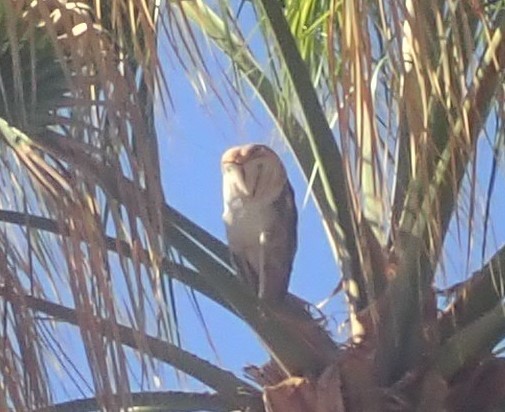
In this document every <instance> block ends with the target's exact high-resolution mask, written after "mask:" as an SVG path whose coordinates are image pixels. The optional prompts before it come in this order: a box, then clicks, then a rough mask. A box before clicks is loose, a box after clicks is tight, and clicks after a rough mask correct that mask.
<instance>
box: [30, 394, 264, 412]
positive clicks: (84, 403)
mask: <svg viewBox="0 0 505 412" xmlns="http://www.w3.org/2000/svg"><path fill="white" fill-rule="evenodd" d="M130 396H131V405H128V406H131V407H132V408H133V409H135V410H137V408H138V409H139V410H140V409H142V410H144V408H145V410H146V411H147V410H149V411H151V412H155V411H160V412H161V411H167V412H196V411H202V410H205V411H210V412H227V411H229V410H230V403H229V402H226V401H225V400H223V399H222V397H221V396H219V395H217V394H213V393H194V392H174V391H167V392H138V393H132V394H131V395H130ZM112 401H113V402H114V403H115V404H117V405H121V402H122V398H121V397H120V396H114V397H113V398H112ZM102 406H103V405H102V404H101V403H99V402H98V401H97V399H96V398H87V399H77V400H73V401H69V402H63V403H59V404H56V405H53V406H48V407H46V408H41V409H36V410H35V411H34V412H95V411H98V410H100V408H101V407H102ZM260 410H262V409H260Z"/></svg>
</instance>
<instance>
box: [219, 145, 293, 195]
mask: <svg viewBox="0 0 505 412" xmlns="http://www.w3.org/2000/svg"><path fill="white" fill-rule="evenodd" d="M221 170H222V173H223V195H224V198H225V201H227V200H230V199H234V198H241V199H242V200H244V201H248V202H254V203H262V202H265V203H271V202H272V201H273V200H275V199H276V198H278V197H279V195H280V193H281V192H282V190H283V188H284V185H285V184H286V181H287V176H286V170H285V169H284V166H283V164H282V162H281V160H280V159H279V156H277V154H276V153H275V152H274V151H273V150H272V149H270V148H269V147H267V146H265V145H261V144H248V145H244V146H236V147H232V148H230V149H228V150H227V151H226V152H224V154H223V156H222V158H221Z"/></svg>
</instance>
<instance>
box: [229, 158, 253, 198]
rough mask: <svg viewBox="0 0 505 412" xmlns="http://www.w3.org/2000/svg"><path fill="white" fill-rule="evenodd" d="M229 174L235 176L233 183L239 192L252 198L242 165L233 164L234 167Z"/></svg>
mask: <svg viewBox="0 0 505 412" xmlns="http://www.w3.org/2000/svg"><path fill="white" fill-rule="evenodd" d="M227 172H228V173H229V174H230V175H231V176H233V183H234V184H235V187H236V188H237V190H238V191H239V192H241V193H243V194H244V195H246V196H250V194H251V193H250V191H249V189H248V188H247V185H246V182H245V170H244V168H243V167H242V166H241V165H238V164H236V163H235V164H233V167H231V168H228V169H227Z"/></svg>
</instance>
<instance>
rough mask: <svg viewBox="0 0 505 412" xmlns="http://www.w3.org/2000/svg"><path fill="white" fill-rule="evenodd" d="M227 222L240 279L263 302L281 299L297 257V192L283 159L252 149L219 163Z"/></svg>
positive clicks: (263, 148) (262, 148)
mask: <svg viewBox="0 0 505 412" xmlns="http://www.w3.org/2000/svg"><path fill="white" fill-rule="evenodd" d="M221 169H222V173H223V204H224V212H223V220H224V222H225V225H226V233H227V237H228V244H229V248H230V251H231V254H232V259H233V262H234V265H235V267H236V269H237V272H238V275H239V277H240V278H241V279H242V280H243V281H244V282H245V283H246V284H247V285H248V286H249V287H250V288H252V290H253V291H254V293H255V294H257V295H258V296H259V297H260V298H261V299H264V300H265V301H268V302H270V303H277V302H280V301H282V300H283V298H284V296H285V295H286V293H287V290H288V284H289V277H290V275H291V268H292V265H293V259H294V256H295V252H296V245H297V239H296V224H297V213H296V206H295V202H294V195H293V189H292V188H291V185H290V183H289V180H288V178H287V175H286V170H285V169H284V166H283V164H282V162H281V160H280V159H279V157H278V156H277V155H276V154H275V152H274V151H272V150H271V149H270V148H268V147H267V146H264V145H260V144H249V145H245V146H237V147H232V148H231V149H228V150H227V151H226V152H225V153H224V154H223V156H222V158H221Z"/></svg>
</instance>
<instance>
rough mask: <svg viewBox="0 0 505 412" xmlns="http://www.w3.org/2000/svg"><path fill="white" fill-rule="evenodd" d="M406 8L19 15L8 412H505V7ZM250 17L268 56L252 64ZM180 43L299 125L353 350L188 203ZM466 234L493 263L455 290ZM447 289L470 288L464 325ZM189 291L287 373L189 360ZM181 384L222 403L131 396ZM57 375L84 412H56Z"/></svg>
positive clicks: (97, 9)
mask: <svg viewBox="0 0 505 412" xmlns="http://www.w3.org/2000/svg"><path fill="white" fill-rule="evenodd" d="M209 3H210V2H209ZM400 3H401V2H391V1H381V0H376V1H364V0H357V1H347V0H344V1H334V0H323V1H315V0H305V1H296V0H286V1H285V2H284V4H283V2H280V1H269V0H254V1H252V2H242V3H240V4H235V3H234V2H231V1H230V2H225V1H224V0H223V1H220V2H217V5H216V7H211V5H209V4H208V3H206V2H203V1H201V0H195V1H180V2H166V3H165V2H163V3H162V2H159V1H154V0H151V1H149V0H129V1H126V0H121V1H120V0H118V1H114V2H103V1H97V0H95V1H93V2H92V1H89V2H71V1H64V0H53V1H42V0H38V1H23V0H18V1H11V0H1V1H0V27H1V28H2V30H0V46H1V47H0V97H1V98H0V154H1V156H0V159H1V165H2V167H1V169H0V176H1V179H2V190H1V191H0V221H1V222H2V224H1V225H0V227H1V230H0V268H1V269H0V301H1V306H0V313H1V319H2V328H1V332H0V334H1V345H0V376H1V380H0V409H1V410H9V409H11V410H16V411H23V410H46V411H47V410H49V411H53V410H54V411H56V410H72V411H76V410H97V409H100V408H103V409H104V410H120V409H121V408H125V407H132V406H139V407H140V406H142V407H145V410H153V411H154V410H174V411H175V410H177V411H182V410H184V411H190V410H214V411H225V410H233V409H238V410H251V411H255V410H269V411H295V412H296V411H316V410H317V411H390V410H391V411H392V410H406V411H407V410H426V411H439V410H440V411H441V410H448V411H464V410H468V411H475V410H499V408H500V407H503V406H504V405H505V403H504V401H505V389H504V388H505V384H504V383H505V365H504V362H503V359H502V358H500V357H499V351H498V350H497V349H496V348H497V345H498V344H499V343H500V342H501V341H502V339H503V338H504V336H505V318H504V308H503V296H504V293H503V291H502V285H503V282H504V280H505V279H504V271H503V270H502V267H503V265H505V250H504V249H503V247H502V248H496V249H495V250H492V251H488V248H487V246H486V241H487V239H488V237H489V236H490V235H489V234H488V232H489V231H490V229H491V228H492V227H493V226H492V224H491V223H490V220H491V213H490V210H491V209H492V206H493V201H496V199H499V193H497V191H495V190H494V189H495V187H497V185H498V184H499V183H498V182H499V180H497V179H498V178H499V174H498V172H497V171H498V170H499V167H500V166H503V148H504V145H503V135H504V134H503V130H504V129H503V125H504V113H505V112H504V111H503V104H504V97H503V96H504V93H503V92H504V90H503V80H504V71H505V69H504V68H505V39H504V38H503V31H504V30H505V3H504V2H503V1H494V2H488V3H485V2H478V1H472V0H459V1H458V0H455V1H445V2H441V1H435V0H431V1H428V2H426V1H424V2H421V1H417V0H407V1H406V2H405V4H403V3H401V4H400ZM246 12H249V13H250V14H251V15H254V16H255V18H256V22H257V27H256V29H255V30H256V31H257V33H256V34H257V35H258V33H259V34H260V37H261V40H262V41H263V42H264V43H262V44H259V43H258V44H257V43H254V44H252V45H249V44H248V40H247V39H248V38H249V36H248V33H246V32H243V29H242V26H241V22H242V20H241V13H246ZM161 38H163V39H164V40H163V41H164V42H166V43H167V45H170V46H171V50H172V53H173V55H174V56H176V57H177V59H178V60H177V61H178V62H180V64H181V67H183V68H184V69H185V70H186V71H187V73H188V74H190V75H193V76H195V73H197V76H198V78H199V79H203V82H204V83H205V84H206V85H207V86H208V87H209V88H210V89H212V90H213V91H214V92H215V93H216V94H217V96H218V97H222V96H223V94H222V93H225V92H224V91H222V90H219V89H218V88H217V87H216V84H217V83H215V82H213V81H212V79H211V78H210V74H209V72H208V69H207V64H206V61H205V58H204V57H203V56H204V54H203V53H202V52H201V50H202V47H204V44H205V43H207V42H210V43H212V44H213V46H212V47H214V49H215V50H216V52H218V53H220V54H221V55H222V57H226V58H227V59H229V61H230V63H231V66H232V68H233V73H232V74H233V75H232V76H229V77H227V81H228V84H229V85H231V86H232V88H233V90H234V91H235V92H236V94H234V95H233V96H235V97H236V100H237V102H239V103H240V104H242V103H246V104H247V94H246V93H243V92H242V90H244V84H246V85H247V86H246V87H249V88H251V89H252V90H253V91H254V92H255V95H257V96H258V97H259V98H260V101H261V102H262V104H263V106H264V108H265V109H266V110H267V111H268V112H269V114H270V115H271V117H272V118H273V119H274V121H275V122H276V125H277V127H278V129H279V131H280V133H281V135H282V137H283V139H284V140H285V142H286V144H287V145H288V146H289V148H290V150H291V153H292V155H293V156H294V158H295V159H296V161H297V162H298V164H299V166H300V168H301V170H302V172H303V174H304V175H305V177H306V179H307V182H308V185H309V187H310V190H311V193H312V195H313V198H314V200H315V203H316V204H317V207H318V209H319V211H320V215H321V219H322V222H323V225H324V227H325V229H326V234H327V241H328V243H329V245H330V246H331V248H332V250H333V252H334V256H335V259H336V260H337V261H338V262H339V264H340V268H341V270H340V272H341V277H342V282H341V284H340V287H339V288H337V291H339V290H341V291H343V293H345V295H346V299H347V308H348V312H349V316H348V317H349V324H350V328H349V330H350V332H349V339H348V340H347V341H346V342H340V343H339V344H337V343H336V342H335V341H334V340H333V339H332V338H331V337H330V333H329V332H331V331H326V330H325V329H324V324H323V323H322V322H321V320H320V319H313V318H312V317H311V316H310V314H309V312H310V311H305V312H303V313H293V311H292V310H291V309H290V308H289V307H288V305H287V304H286V305H279V306H276V307H274V306H271V305H267V304H265V303H264V302H261V301H259V300H258V299H257V298H256V297H255V296H253V295H252V294H251V293H250V292H249V291H248V290H247V289H246V288H244V287H243V285H242V284H241V283H240V282H239V281H238V280H236V277H235V276H234V272H233V270H232V269H231V264H230V260H229V256H228V251H227V248H226V246H225V245H224V244H223V243H222V242H220V241H219V240H218V239H216V238H215V237H214V236H212V235H211V234H209V233H207V232H206V231H204V230H203V229H201V228H200V227H199V226H198V225H197V224H195V223H193V222H192V221H190V220H189V219H187V218H186V217H185V216H184V215H183V214H182V213H180V212H179V211H177V210H175V209H174V208H172V207H171V206H170V205H169V204H167V202H166V200H165V198H164V195H163V190H162V184H161V183H162V181H161V179H162V177H161V176H160V165H159V153H158V145H157V136H156V130H155V127H154V104H155V102H159V104H167V103H168V102H169V99H170V94H169V93H168V89H167V86H166V84H165V78H164V76H163V71H162V69H161V67H160V64H159V58H158V42H159V41H160V39H161ZM260 51H261V52H262V53H264V54H266V55H267V56H268V59H267V61H266V62H265V63H264V64H262V63H260V60H259V59H258V58H257V57H256V55H255V53H256V54H258V53H259V52H260ZM225 75H226V73H225ZM156 96H160V97H158V100H156V98H155V97H156ZM249 107H251V106H249ZM483 147H485V148H486V149H483ZM486 150H487V151H488V155H487V157H486V155H484V154H481V152H483V151H484V152H485V151H486ZM489 153H490V154H489ZM482 159H484V160H482ZM485 167H489V169H490V170H491V178H490V179H489V180H488V186H487V188H486V190H485V193H486V194H485V196H482V195H480V196H479V193H480V190H481V188H480V184H479V182H480V181H481V180H479V179H481V178H482V174H483V173H484V170H485V169H484V168H485ZM482 198H483V199H484V202H483V203H484V206H482V208H481V206H480V200H481V199H482ZM481 209H482V210H484V212H483V213H479V211H480V210H481ZM451 228H453V230H455V231H456V232H457V233H458V236H459V237H460V239H462V240H461V242H462V244H464V245H467V248H466V250H465V251H464V252H463V253H462V254H463V256H465V259H466V261H467V262H474V261H479V259H480V262H481V263H482V265H481V267H480V269H478V270H477V271H475V272H474V273H473V275H471V276H469V277H468V275H469V274H468V273H457V274H454V273H449V274H448V273H447V271H448V266H446V265H445V264H444V259H443V256H444V252H447V244H448V236H447V235H448V234H449V233H450V230H451ZM478 242H480V244H481V245H482V246H481V256H480V257H479V258H477V259H474V258H472V256H471V255H472V251H473V250H474V248H473V247H472V246H471V245H472V243H475V244H478ZM472 259H474V260H472ZM472 264H473V263H472ZM444 273H445V274H447V275H448V276H447V277H449V275H450V279H458V278H459V279H460V280H461V282H460V283H458V284H457V285H455V286H453V287H451V288H449V289H446V290H445V291H444V292H445V294H446V296H447V297H448V299H447V301H446V302H443V301H442V299H440V298H439V296H438V295H437V292H439V290H438V289H440V287H439V286H440V285H441V284H442V283H441V279H442V281H443V278H444ZM174 281H178V282H181V283H183V284H185V285H188V286H189V287H190V288H192V289H193V290H195V291H198V292H199V293H201V294H202V295H204V296H206V297H207V298H209V299H211V300H213V301H214V302H216V303H217V304H218V305H220V306H222V307H223V308H224V309H225V310H228V311H230V312H231V313H232V314H234V315H236V316H237V317H238V318H239V319H241V321H243V322H245V323H246V324H247V325H248V326H249V327H251V328H252V329H253V330H254V331H255V333H256V335H257V336H258V338H259V339H260V340H261V341H262V342H263V343H264V344H265V345H266V347H267V348H268V351H269V353H270V355H271V357H272V361H271V362H269V363H268V364H267V365H264V366H258V367H253V368H250V369H249V374H250V375H251V377H252V378H253V379H255V380H256V384H253V383H249V382H247V381H245V380H243V379H242V378H241V377H239V376H236V375H234V374H232V373H230V372H228V371H226V370H224V369H222V368H221V367H219V366H217V365H214V364H212V363H210V362H207V361H205V360H203V359H201V358H199V357H198V356H196V355H195V354H193V353H189V352H187V351H185V350H184V349H182V348H181V345H180V340H179V337H178V336H179V335H178V328H179V325H178V323H177V305H176V304H175V301H174V299H173V290H174V289H173V282H174ZM329 292H330V291H329ZM63 336H66V337H68V339H69V340H70V341H71V342H73V343H74V345H75V353H68V352H67V351H65V350H64V346H63V344H62V342H61V339H62V337H63ZM163 363H166V364H169V365H171V366H172V367H174V368H175V369H177V370H179V371H181V372H184V373H186V374H189V375H191V376H192V377H194V378H195V379H197V380H198V381H200V382H202V383H203V384H205V385H206V386H207V387H208V388H209V389H211V390H212V392H210V393H207V392H205V393H188V392H171V391H164V392H154V391H152V390H151V389H152V388H151V387H149V386H147V387H144V386H143V385H136V384H134V382H132V380H133V376H134V375H135V376H140V377H141V378H143V377H150V378H149V380H151V377H152V376H153V375H154V374H155V373H156V370H157V368H159V365H160V364H163ZM132 370H134V371H135V372H132ZM88 371H89V372H88ZM58 374H59V375H61V376H65V377H66V378H65V379H66V380H69V381H72V382H73V383H74V386H73V387H75V388H84V389H82V393H75V394H69V396H68V398H69V399H70V400H69V401H68V402H66V403H64V404H57V405H55V402H54V399H55V394H57V393H58V391H60V393H61V391H62V390H64V389H62V388H66V386H65V384H62V382H61V381H60V380H58V379H57V378H56V375H58ZM136 387H140V388H141V389H142V390H141V391H135V388H136ZM90 393H91V394H93V396H92V397H89V398H84V396H86V395H87V396H89V394H90ZM493 408H494V409H493Z"/></svg>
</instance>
